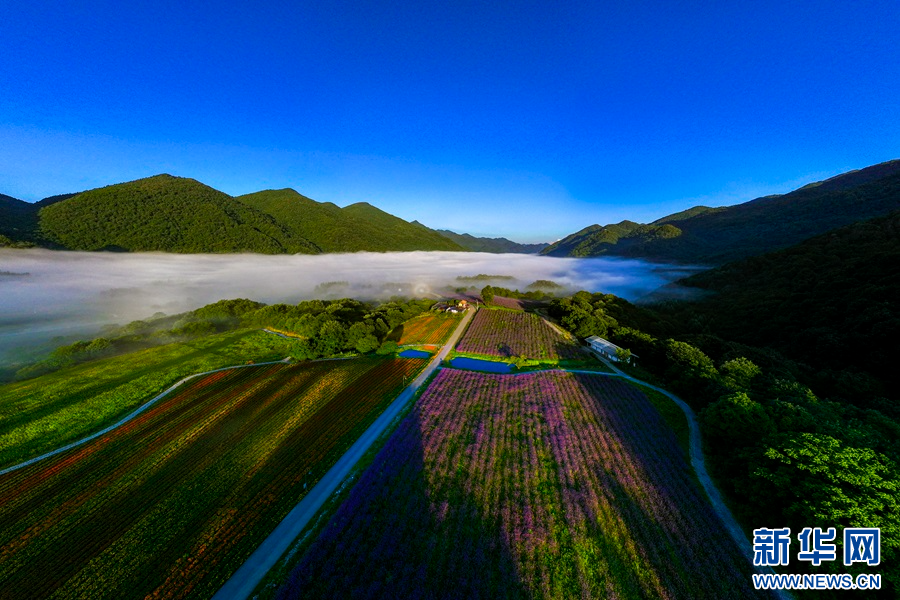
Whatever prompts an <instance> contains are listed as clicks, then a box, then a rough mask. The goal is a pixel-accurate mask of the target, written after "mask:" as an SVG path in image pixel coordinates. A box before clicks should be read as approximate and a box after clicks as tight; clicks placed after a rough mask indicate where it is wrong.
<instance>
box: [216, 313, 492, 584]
mask: <svg viewBox="0 0 900 600" xmlns="http://www.w3.org/2000/svg"><path fill="white" fill-rule="evenodd" d="M474 313H475V311H474V310H471V309H470V310H467V311H466V315H465V316H464V317H463V319H462V321H460V322H459V324H458V325H457V326H456V329H455V330H454V332H453V335H451V336H450V339H449V340H447V343H446V344H444V347H443V348H441V350H440V352H438V353H437V354H436V355H435V356H434V358H433V359H432V360H431V362H430V363H428V366H427V367H425V369H424V370H423V371H422V373H421V374H420V375H419V376H418V377H416V378H415V379H414V380H413V382H412V383H411V384H409V387H407V388H406V389H405V390H403V392H401V393H400V395H399V396H397V399H396V400H394V401H393V402H392V403H391V404H390V406H388V407H387V409H385V411H384V412H383V413H381V415H380V416H379V417H378V418H377V419H376V420H375V422H374V423H372V425H371V426H369V428H368V429H366V431H365V432H363V434H362V435H361V436H360V437H359V439H358V440H357V441H356V442H355V443H354V444H353V445H352V446H350V449H349V450H347V452H345V453H344V455H343V456H342V457H341V458H340V459H338V461H337V462H336V463H335V464H334V466H333V467H331V469H329V470H328V472H327V473H325V475H324V476H323V477H322V479H320V480H319V482H318V483H317V484H316V485H315V486H314V487H313V488H312V489H311V490H310V491H309V492H308V493H307V494H306V495H305V496H304V497H303V499H302V500H301V501H300V502H299V504H297V506H295V507H294V508H293V509H292V510H291V512H289V513H288V515H287V516H286V517H285V518H284V520H282V521H281V523H279V524H278V526H277V527H276V528H275V530H274V531H273V532H272V533H271V534H269V537H267V538H266V539H265V541H264V542H263V543H262V544H260V546H259V547H258V548H257V549H256V550H255V551H254V552H253V554H251V555H250V557H249V558H248V559H247V560H246V561H245V562H244V564H243V565H241V567H240V568H238V570H237V571H235V572H234V574H233V575H232V576H231V579H229V580H228V581H226V582H225V585H223V586H222V587H221V588H220V589H219V591H218V592H216V595H215V596H213V599H214V600H233V599H234V600H237V599H244V598H249V597H250V595H251V594H252V593H253V590H254V589H255V588H256V586H257V585H259V582H260V581H262V579H263V577H265V576H266V573H268V572H269V570H270V569H271V568H272V567H274V566H275V565H276V563H278V560H279V559H280V558H281V556H282V555H283V554H284V553H285V552H286V551H287V549H288V548H289V547H290V546H291V544H292V543H293V542H294V540H295V539H297V537H298V536H299V535H300V534H301V533H302V532H303V529H304V528H305V527H306V526H307V524H309V522H310V521H311V520H312V519H313V518H314V517H315V516H316V514H317V513H318V512H319V509H320V508H321V507H322V505H323V504H325V501H326V500H327V499H328V498H329V497H330V496H331V495H332V494H334V493H335V492H336V491H337V490H338V488H339V487H340V485H341V483H342V482H343V481H344V480H345V479H346V478H347V476H348V475H349V474H350V472H351V471H352V469H353V467H354V466H355V465H356V463H357V462H358V461H359V459H360V458H362V457H363V455H364V454H365V453H366V452H367V451H368V450H369V448H370V447H371V446H372V444H373V443H374V442H375V441H376V440H377V439H378V438H379V437H380V436H381V434H383V433H384V432H385V430H386V429H387V428H388V426H389V425H390V424H391V423H392V422H393V421H394V419H395V418H396V417H397V415H399V414H400V413H401V412H402V411H403V409H404V408H405V407H406V405H407V404H408V403H409V401H410V400H411V399H412V397H413V396H414V395H415V393H416V390H418V389H419V386H421V385H422V384H423V383H425V380H427V379H428V377H429V376H430V375H431V374H432V373H433V372H434V371H435V369H437V368H438V367H439V366H440V364H441V361H443V360H444V359H445V358H446V357H447V354H449V352H450V350H451V349H452V348H453V347H454V346H455V345H456V342H457V340H459V337H460V335H462V332H463V331H464V330H465V328H466V325H468V323H469V321H470V320H471V319H472V315H473V314H474Z"/></svg>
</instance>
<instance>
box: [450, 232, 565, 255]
mask: <svg viewBox="0 0 900 600" xmlns="http://www.w3.org/2000/svg"><path fill="white" fill-rule="evenodd" d="M435 231H437V232H438V233H439V234H441V235H442V236H444V237H446V238H447V239H450V240H453V241H454V242H456V243H457V244H459V245H460V246H462V247H463V248H465V249H466V250H471V251H472V252H490V253H493V254H505V253H512V254H537V253H538V252H540V251H541V250H543V249H544V248H546V247H547V246H548V244H520V243H518V242H514V241H512V240H508V239H506V238H503V237H499V238H485V237H475V236H473V235H469V234H468V233H455V232H453V231H450V230H449V229H435Z"/></svg>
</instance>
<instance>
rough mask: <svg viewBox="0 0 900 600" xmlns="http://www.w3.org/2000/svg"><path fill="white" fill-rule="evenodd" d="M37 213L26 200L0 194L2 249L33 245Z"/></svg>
mask: <svg viewBox="0 0 900 600" xmlns="http://www.w3.org/2000/svg"><path fill="white" fill-rule="evenodd" d="M36 230H37V211H35V209H34V206H33V205H32V204H30V203H28V202H25V201H24V200H19V199H18V198H13V197H12V196H7V195H5V194H0V247H2V246H8V245H14V244H15V243H16V242H18V243H20V244H29V243H33V242H34V241H35V239H36Z"/></svg>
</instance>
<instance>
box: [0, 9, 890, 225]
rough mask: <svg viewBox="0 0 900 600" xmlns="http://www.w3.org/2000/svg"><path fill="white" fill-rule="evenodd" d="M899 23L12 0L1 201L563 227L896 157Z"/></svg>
mask: <svg viewBox="0 0 900 600" xmlns="http://www.w3.org/2000/svg"><path fill="white" fill-rule="evenodd" d="M404 4H405V6H404ZM898 23H900V3H898V2H896V1H895V0H891V1H883V2H870V1H865V0H862V1H854V2H837V1H826V0H823V1H819V2H794V1H790V0H781V1H778V2H767V1H761V2H747V1H746V0H742V1H740V2H731V1H711V0H710V1H702V2H700V1H697V2H691V1H686V2H661V1H660V2H630V1H629V2H577V3H573V2H528V1H517V2H502V1H492V2H486V1H484V2H467V1H460V0H456V1H453V2H447V1H442V2H436V1H429V0H425V1H419V2H409V3H400V2H380V1H374V0H372V1H368V2H361V1H360V2H344V1H340V0H328V1H325V2H264V3H256V2H234V1H232V2H228V1H223V2H214V3H210V2H202V3H200V2H165V1H159V2H144V3H135V2H121V1H120V0H117V1H115V2H112V1H110V2H99V1H98V2H89V1H85V2H70V1H66V0H61V1H59V2H4V3H2V5H0V193H5V194H8V195H11V196H14V197H17V198H22V199H25V200H29V201H33V200H37V199H40V198H42V197H44V196H48V195H52V194H57V193H63V192H71V191H81V190H84V189H88V188H92V187H98V186H101V185H108V184H110V183H117V182H121V181H127V180H131V179H136V178H139V177H145V176H149V175H153V174H156V173H161V172H168V173H172V174H174V175H180V176H185V177H194V178H196V179H199V180H200V181H203V182H204V183H207V184H209V185H211V186H213V187H216V188H218V189H221V190H223V191H225V192H228V193H230V194H235V195H236V194H242V193H247V192H251V191H256V190H259V189H265V188H281V187H293V188H295V189H297V190H298V191H300V192H301V193H304V194H306V195H308V196H310V197H312V198H315V199H317V200H320V201H331V202H335V203H337V204H339V205H346V204H350V203H352V202H358V201H368V202H370V203H372V204H375V205H376V206H379V207H380V208H383V209H384V210H387V211H389V212H392V213H394V214H396V215H398V216H401V217H403V218H405V219H408V220H412V219H418V220H420V221H422V222H424V223H425V224H427V225H429V226H432V227H447V228H450V229H455V230H459V231H468V232H472V233H476V234H499V235H505V236H507V237H511V238H513V239H517V240H521V241H535V240H553V239H555V238H558V237H561V236H563V235H565V234H568V233H571V232H572V231H575V230H577V229H580V228H582V227H584V226H586V225H589V224H592V223H608V222H614V221H619V220H621V219H623V218H631V219H633V220H637V221H650V220H653V219H655V218H658V217H660V216H663V215H665V214H668V213H671V212H674V211H677V210H681V209H684V208H687V207H689V206H692V205H695V204H711V205H722V204H734V203H737V202H741V201H745V200H749V199H751V198H754V197H757V196H760V195H765V194H769V193H775V192H785V191H789V190H790V189H793V188H795V187H797V186H799V185H802V184H804V183H806V182H808V181H811V180H815V179H821V178H824V177H828V176H831V175H835V174H837V173H840V172H843V171H845V170H849V169H853V168H860V167H864V166H867V165H870V164H874V163H878V162H882V161H885V160H889V159H893V158H900V43H898V33H897V26H898ZM457 203H465V204H466V208H460V207H459V205H458V204H457Z"/></svg>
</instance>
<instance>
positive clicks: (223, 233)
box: [39, 175, 320, 254]
mask: <svg viewBox="0 0 900 600" xmlns="http://www.w3.org/2000/svg"><path fill="white" fill-rule="evenodd" d="M39 216H40V228H41V234H42V235H43V237H44V238H45V239H47V240H49V241H52V242H56V243H58V244H60V245H61V246H63V247H65V248H69V249H73V250H120V251H148V250H161V251H166V252H259V253H265V254H278V253H283V252H291V253H295V252H303V253H316V252H319V251H320V250H319V248H318V247H317V246H316V245H315V244H312V243H311V242H309V241H308V240H306V239H304V238H302V237H300V236H297V235H295V234H293V233H292V232H291V231H290V230H289V229H287V228H286V227H284V226H283V225H281V224H280V223H278V222H277V221H275V219H273V218H272V217H271V216H269V215H266V214H264V213H262V212H260V211H258V210H256V209H254V208H252V207H249V206H246V205H245V204H242V203H240V202H238V201H236V200H235V199H234V198H232V197H231V196H229V195H227V194H225V193H223V192H220V191H218V190H214V189H213V188H211V187H209V186H206V185H203V184H202V183H200V182H198V181H195V180H193V179H186V178H182V177H172V176H171V175H157V176H155V177H148V178H146V179H139V180H137V181H131V182H128V183H121V184H117V185H111V186H107V187H104V188H98V189H95V190H90V191H87V192H83V193H81V194H78V195H76V196H74V197H71V198H68V199H66V200H63V201H60V202H56V203H53V204H50V205H49V206H45V207H43V208H41V209H40V212H39Z"/></svg>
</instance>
